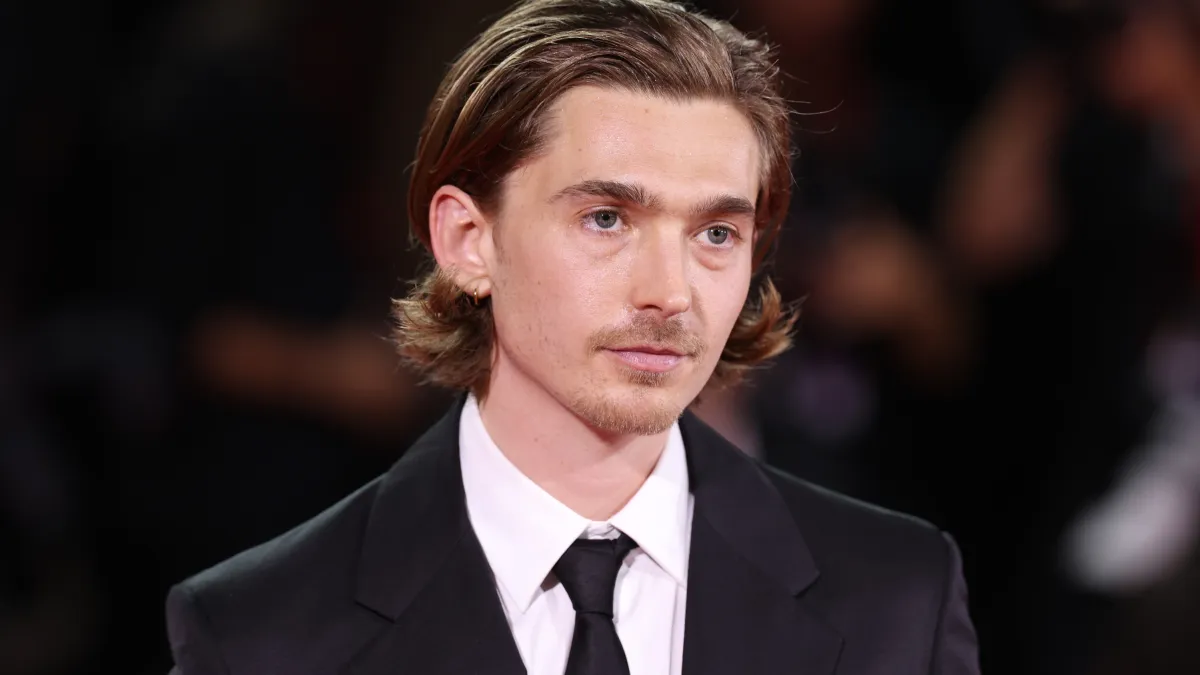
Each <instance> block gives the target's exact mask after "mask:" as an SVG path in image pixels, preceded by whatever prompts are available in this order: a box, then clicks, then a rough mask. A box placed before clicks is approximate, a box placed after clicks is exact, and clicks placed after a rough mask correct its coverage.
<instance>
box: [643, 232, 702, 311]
mask: <svg viewBox="0 0 1200 675" xmlns="http://www.w3.org/2000/svg"><path fill="white" fill-rule="evenodd" d="M636 255H637V259H636V261H635V262H634V265H633V275H632V277H633V278H632V283H633V289H632V301H633V306H634V308H635V309H638V310H649V311H656V312H658V313H660V314H661V315H662V316H663V317H664V318H666V317H671V316H674V315H676V314H682V313H684V312H686V311H688V310H689V309H691V307H692V289H691V284H690V281H689V278H688V248H687V242H686V241H682V238H681V237H679V236H678V234H677V233H671V234H667V233H650V232H648V233H647V236H644V237H642V239H641V241H639V242H638V248H637V253H636Z"/></svg>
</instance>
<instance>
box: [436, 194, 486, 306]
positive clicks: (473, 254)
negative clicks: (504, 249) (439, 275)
mask: <svg viewBox="0 0 1200 675" xmlns="http://www.w3.org/2000/svg"><path fill="white" fill-rule="evenodd" d="M429 243H430V246H431V248H432V249H433V257H434V259H435V260H437V264H438V266H439V267H441V268H442V269H444V270H446V271H448V272H450V273H451V275H452V276H453V278H454V282H455V283H456V284H458V287H459V288H461V289H462V290H463V293H466V294H467V295H475V294H476V293H478V297H480V298H483V297H487V295H488V294H489V293H491V292H492V282H491V276H490V270H489V267H488V261H490V260H491V259H492V224H491V222H490V221H489V220H488V219H487V218H485V217H484V215H483V213H482V211H481V210H480V209H479V205H478V204H476V203H475V200H474V198H472V197H471V196H470V195H468V194H467V193H465V192H463V191H462V190H460V189H459V188H457V187H454V186H453V185H443V186H442V187H440V188H438V191H437V192H435V193H433V198H432V199H431V200H430V202H429Z"/></svg>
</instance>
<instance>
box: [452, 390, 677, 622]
mask: <svg viewBox="0 0 1200 675" xmlns="http://www.w3.org/2000/svg"><path fill="white" fill-rule="evenodd" d="M459 453H460V456H461V461H462V478H463V489H464V491H465V493H466V502H467V514H468V517H469V518H470V520H471V526H472V528H473V529H474V530H475V535H476V536H477V537H478V539H479V544H480V546H481V547H482V548H483V552H484V554H485V555H486V556H487V559H488V563H489V564H490V565H491V567H492V572H493V573H494V574H495V576H496V580H497V582H498V584H499V585H500V586H501V587H502V589H503V590H504V591H505V592H506V593H507V594H508V596H509V597H510V598H511V599H512V600H513V601H514V603H515V605H516V606H517V607H518V608H519V609H520V611H521V612H522V613H524V612H525V611H526V610H528V609H529V606H530V605H531V604H532V603H533V601H534V599H535V598H536V597H537V594H538V592H539V591H540V590H541V587H542V583H543V582H544V581H545V579H546V577H547V576H548V575H549V574H550V571H551V569H552V568H553V567H554V564H555V563H556V562H558V559H559V558H560V557H561V556H562V554H563V553H564V552H565V551H566V550H567V547H569V546H570V545H571V542H573V541H575V539H577V538H579V537H580V536H581V535H582V534H583V533H584V531H585V530H587V529H588V526H589V525H594V523H592V521H590V520H588V519H587V518H584V517H583V516H581V515H579V514H578V513H575V512H574V511H572V510H571V509H570V508H568V507H567V506H566V505H564V504H563V503H562V502H560V501H558V500H557V499H555V498H554V497H552V496H551V495H550V494H549V493H547V492H546V491H545V490H543V489H542V488H541V487H539V486H538V485H537V484H536V483H534V482H533V481H532V480H531V479H530V478H529V477H528V476H526V475H525V474H523V473H521V471H520V470H519V469H518V468H517V467H516V466H515V465H514V464H513V463H512V462H510V461H509V460H508V458H507V457H506V456H505V455H504V453H503V452H501V450H500V448H498V447H497V446H496V444H495V443H494V442H493V441H492V438H491V436H490V435H489V434H488V432H487V429H486V428H485V427H484V425H483V418H482V417H481V416H480V413H479V406H478V403H477V402H476V400H475V397H474V396H469V397H468V398H467V401H466V404H465V405H464V406H463V412H462V417H461V418H460V419H459ZM691 499H692V497H691V494H690V493H689V491H688V475H687V458H686V455H685V453H684V447H683V436H682V434H681V433H680V431H679V425H678V424H675V425H673V426H672V427H671V430H670V433H669V434H668V436H667V444H666V447H665V448H664V450H663V453H662V455H661V456H660V457H659V460H658V463H657V464H656V465H655V467H654V470H653V471H652V472H651V474H650V476H649V477H648V478H647V479H646V482H645V483H643V484H642V486H641V487H640V488H639V489H638V491H637V493H635V494H634V496H633V497H632V498H631V499H630V500H629V502H628V503H627V504H626V505H625V506H624V508H622V509H621V510H620V511H619V512H617V513H616V514H615V515H614V516H613V517H612V518H611V519H610V520H609V521H608V524H610V525H612V526H613V527H616V528H617V529H619V530H621V531H622V532H624V533H625V534H628V535H629V536H630V537H632V538H633V540H634V541H636V542H637V543H638V546H640V547H641V549H642V550H643V551H645V553H646V554H647V555H649V556H650V558H651V559H653V560H654V562H655V563H657V564H658V566H659V567H661V568H662V569H663V571H665V572H666V573H667V574H669V575H670V576H671V577H672V578H673V579H674V580H675V581H676V582H677V583H679V584H680V585H686V583H687V556H688V544H689V539H690V530H691V522H690V521H691V508H690V506H691Z"/></svg>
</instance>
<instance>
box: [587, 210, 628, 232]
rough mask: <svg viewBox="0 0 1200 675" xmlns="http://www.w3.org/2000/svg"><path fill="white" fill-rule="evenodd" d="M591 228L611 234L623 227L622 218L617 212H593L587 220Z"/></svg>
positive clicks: (588, 215)
mask: <svg viewBox="0 0 1200 675" xmlns="http://www.w3.org/2000/svg"><path fill="white" fill-rule="evenodd" d="M585 220H586V222H587V224H588V225H589V226H592V227H595V228H596V229H598V230H602V231H606V232H611V231H612V230H615V229H617V227H619V226H620V225H621V216H620V214H618V213H617V212H616V211H611V210H606V211H593V212H591V213H589V214H587V218H586V219H585Z"/></svg>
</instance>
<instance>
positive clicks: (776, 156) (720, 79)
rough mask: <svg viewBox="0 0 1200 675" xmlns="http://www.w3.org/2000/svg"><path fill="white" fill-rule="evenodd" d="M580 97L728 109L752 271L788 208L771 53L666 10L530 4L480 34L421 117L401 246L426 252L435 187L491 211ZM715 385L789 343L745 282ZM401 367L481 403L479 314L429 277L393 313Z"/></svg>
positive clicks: (787, 142)
mask: <svg viewBox="0 0 1200 675" xmlns="http://www.w3.org/2000/svg"><path fill="white" fill-rule="evenodd" d="M580 85H594V86H602V87H612V88H619V89H623V90H628V91H636V92H644V93H647V94H651V95H655V96H661V97H666V98H669V99H673V100H686V99H693V98H706V99H715V100H721V101H727V102H729V103H730V104H732V105H733V106H735V107H736V108H737V109H738V110H740V111H741V112H742V113H743V114H744V115H745V116H746V117H747V119H749V121H750V122H751V125H752V126H753V128H754V131H755V134H756V136H757V138H758V142H759V144H760V146H761V152H760V155H761V157H762V166H761V167H760V173H761V176H760V181H759V185H760V188H759V194H758V199H757V207H756V210H757V213H756V217H755V219H756V229H755V252H754V267H755V270H756V271H757V272H761V271H762V266H763V263H764V262H765V259H766V258H767V254H768V252H769V251H770V249H771V247H772V243H773V241H774V239H775V237H776V236H777V234H778V232H779V228H780V225H781V224H782V221H783V218H784V216H785V214H786V212H787V208H788V203H789V201H790V198H791V188H792V175H791V130H790V124H789V110H788V106H787V103H786V101H785V99H784V98H783V95H782V92H781V83H780V72H779V69H778V66H777V65H776V63H775V59H774V57H773V54H772V52H771V49H770V47H769V46H768V45H767V44H765V43H764V42H762V41H760V40H758V39H754V38H751V37H748V36H746V35H745V34H743V33H741V32H740V31H738V30H737V29H736V28H734V27H733V26H731V25H730V24H728V23H726V22H724V21H717V20H714V19H711V18H709V17H705V16H703V15H700V14H697V13H694V12H691V11H689V10H687V9H686V8H684V7H683V6H681V5H678V4H676V3H673V2H667V1H665V0H532V1H530V2H524V3H521V4H519V5H518V6H516V7H515V8H514V9H512V10H511V11H510V12H509V13H508V14H506V15H505V16H503V17H502V18H500V19H499V20H498V21H496V23H494V24H493V25H492V26H491V27H490V28H488V29H487V30H486V31H484V32H483V33H482V34H481V35H480V36H479V37H478V38H476V40H475V41H474V42H473V43H472V44H471V45H470V46H469V47H468V48H467V49H466V51H464V52H463V53H462V54H461V55H460V56H459V57H458V59H457V60H456V61H455V62H454V63H453V65H451V67H450V70H449V71H448V72H447V74H446V76H445V78H444V79H443V80H442V83H441V86H440V87H439V88H438V91H437V94H436V96H435V97H434V99H433V102H432V104H431V105H430V106H429V110H428V112H427V114H426V118H425V124H424V127H423V129H422V131H421V136H420V140H419V142H418V144H417V157H416V162H415V164H414V166H413V171H412V176H411V179H410V184H409V193H408V215H409V219H410V223H411V228H412V235H413V237H414V238H415V239H416V240H418V241H419V242H420V243H421V244H423V245H424V246H425V247H426V248H427V249H428V248H429V247H430V235H429V203H430V200H431V199H432V198H433V194H434V193H435V192H436V191H437V189H438V188H439V187H441V186H442V185H447V184H449V185H454V186H457V187H458V188H460V189H462V190H463V191H464V192H466V193H467V194H469V195H471V196H472V198H474V199H475V200H476V202H477V203H478V204H479V206H480V208H481V209H483V210H484V211H485V212H489V211H490V212H494V211H495V208H496V206H497V200H498V199H499V196H500V187H501V182H502V181H503V180H504V179H505V177H507V176H508V175H509V174H510V173H511V172H512V171H513V170H514V169H516V168H517V167H518V166H520V164H521V163H522V162H524V161H526V160H528V159H529V158H530V157H532V156H534V155H535V154H536V153H537V152H538V150H539V149H540V148H541V147H542V146H543V144H544V143H545V142H546V140H547V139H546V132H545V128H544V127H545V124H544V122H545V117H546V111H547V110H548V108H549V106H550V104H551V103H552V102H553V101H554V100H555V99H557V98H558V97H559V96H561V95H562V94H563V93H564V92H566V91H567V90H569V89H571V88H573V87H576V86H580ZM754 285H755V286H756V289H752V291H755V290H756V291H757V292H751V293H750V295H749V296H748V299H747V302H746V306H745V307H744V308H743V310H742V313H741V316H739V318H738V320H737V322H736V324H735V326H734V328H733V330H732V332H731V334H730V336H729V340H728V341H727V343H726V345H725V348H724V350H723V352H722V354H721V358H720V361H719V362H718V364H717V366H716V369H715V371H714V373H713V379H714V380H715V381H717V382H718V383H720V384H729V383H731V382H734V381H736V380H737V379H738V378H739V377H740V375H741V374H742V373H743V372H744V371H745V370H746V369H748V368H750V367H753V366H755V365H757V364H759V363H762V362H763V361H765V360H767V359H769V358H771V357H773V356H775V355H777V354H779V353H780V352H782V351H784V350H785V349H787V348H788V346H789V345H790V344H791V337H790V333H791V329H792V325H793V324H794V322H795V318H796V316H795V312H794V311H792V310H791V309H790V308H788V307H786V306H785V305H784V304H783V303H782V302H781V299H780V296H779V292H778V291H777V290H776V288H775V286H774V284H773V283H772V282H771V280H770V278H769V277H768V276H766V275H765V274H761V273H760V274H756V275H755V282H754ZM393 316H394V319H395V323H396V328H395V333H394V338H395V341H396V344H397V348H398V350H399V352H400V354H401V355H402V356H403V357H404V358H405V360H406V361H408V362H409V363H410V364H411V365H413V366H415V367H416V368H417V369H418V370H419V371H421V372H423V374H424V375H425V377H426V379H427V380H428V381H430V382H433V383H435V384H439V385H443V386H446V387H450V388H454V389H470V390H472V391H474V392H475V393H476V394H478V395H484V394H485V393H486V388H487V383H488V379H489V375H490V370H491V363H492V356H493V354H492V352H493V349H492V343H493V337H494V332H493V323H492V314H491V306H490V303H488V302H486V301H484V302H480V303H478V304H476V303H475V302H474V301H473V299H472V298H471V297H470V296H468V295H465V294H464V293H463V292H462V290H461V289H460V288H458V286H457V285H456V284H455V283H454V281H453V279H452V278H451V276H450V275H449V274H448V273H447V271H445V270H441V269H438V268H437V267H436V265H435V266H434V268H433V269H432V270H431V271H429V272H428V273H427V274H425V275H424V276H422V277H421V278H419V279H418V280H417V281H416V282H415V284H414V285H413V288H412V291H411V293H410V294H409V295H408V297H406V298H403V299H398V300H395V301H394V304H393Z"/></svg>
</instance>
